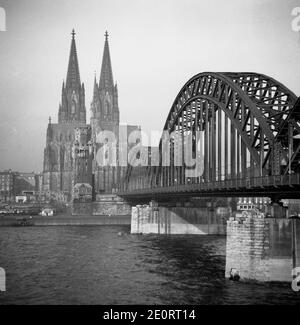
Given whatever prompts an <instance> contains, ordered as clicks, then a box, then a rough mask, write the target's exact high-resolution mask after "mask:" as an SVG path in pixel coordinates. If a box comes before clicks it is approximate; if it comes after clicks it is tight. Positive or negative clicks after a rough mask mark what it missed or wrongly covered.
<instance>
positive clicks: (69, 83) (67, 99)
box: [58, 29, 119, 124]
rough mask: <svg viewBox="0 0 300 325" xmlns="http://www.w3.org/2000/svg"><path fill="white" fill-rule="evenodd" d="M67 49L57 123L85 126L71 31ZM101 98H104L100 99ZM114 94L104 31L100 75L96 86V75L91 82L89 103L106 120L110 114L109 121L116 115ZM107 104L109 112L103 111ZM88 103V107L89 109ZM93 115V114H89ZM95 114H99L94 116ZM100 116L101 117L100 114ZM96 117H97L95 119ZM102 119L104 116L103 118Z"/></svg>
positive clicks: (106, 35) (84, 111)
mask: <svg viewBox="0 0 300 325" xmlns="http://www.w3.org/2000/svg"><path fill="white" fill-rule="evenodd" d="M71 35H72V40H71V49H70V55H69V63H68V71H67V78H66V82H65V83H63V86H62V100H61V104H60V107H59V113H58V122H59V123H70V122H79V123H84V124H85V123H86V109H85V90H84V84H83V83H82V84H81V81H80V73H79V64H78V57H77V50H76V42H75V35H76V33H75V31H74V29H73V30H72V34H71ZM104 97H105V98H104ZM117 99H118V94H117V86H116V85H114V81H113V74H112V66H111V60H110V53H109V44H108V33H107V31H106V32H105V43H104V51H103V58H102V65H101V73H100V80H99V85H98V84H97V80H96V76H95V80H94V94H93V103H94V106H95V110H93V109H92V114H93V113H94V111H98V113H99V112H103V113H104V115H105V116H106V118H107V115H111V116H110V118H109V119H115V118H117V119H118V118H119V112H118V103H117ZM108 102H109V106H111V107H109V111H110V113H111V114H108V112H107V103H108ZM93 103H92V106H93ZM93 115H94V114H93ZM98 115H99V114H98ZM100 115H101V117H103V116H102V115H103V114H100ZM98 118H100V116H98ZM103 118H105V117H103Z"/></svg>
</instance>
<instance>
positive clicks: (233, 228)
mask: <svg viewBox="0 0 300 325" xmlns="http://www.w3.org/2000/svg"><path fill="white" fill-rule="evenodd" d="M299 253H300V219H292V218H290V219H288V218H265V217H264V216H263V215H260V214H254V213H253V214H250V213H249V214H248V215H247V216H244V217H243V218H233V217H232V218H230V220H229V221H227V237H226V271H225V276H226V277H227V278H233V277H234V276H235V275H237V277H236V278H238V279H240V280H245V281H248V280H258V281H264V282H269V281H283V282H291V281H292V279H293V276H292V271H293V270H294V272H296V273H295V274H298V273H300V268H299V267H300V254H299ZM297 267H298V268H299V269H298V270H296V268H297ZM298 271H299V272H298Z"/></svg>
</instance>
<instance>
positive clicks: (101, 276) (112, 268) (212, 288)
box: [0, 226, 300, 305]
mask: <svg viewBox="0 0 300 325" xmlns="http://www.w3.org/2000/svg"><path fill="white" fill-rule="evenodd" d="M120 232H122V233H123V234H122V235H120V234H119V233H120ZM225 243H226V238H225V237H220V236H197V235H195V236H194V235H188V236H185V235H182V236H173V235H172V236H160V237H159V236H154V235H153V236H152V235H148V236H145V235H144V236H142V235H130V234H129V227H127V226H96V227H95V226H93V227H92V226H80V227H78V226H67V227H64V226H60V227H2V228H0V267H2V268H4V269H5V271H6V291H5V292H0V304H180V305H181V304H295V303H299V302H300V292H298V293H296V292H293V291H292V289H291V287H290V285H289V284H274V283H272V284H245V283H241V282H232V281H229V280H225V278H224V269H225Z"/></svg>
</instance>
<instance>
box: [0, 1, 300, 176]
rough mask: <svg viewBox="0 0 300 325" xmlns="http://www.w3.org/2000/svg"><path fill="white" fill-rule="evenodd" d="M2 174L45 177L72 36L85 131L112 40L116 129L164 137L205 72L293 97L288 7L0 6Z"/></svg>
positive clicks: (295, 38)
mask: <svg viewBox="0 0 300 325" xmlns="http://www.w3.org/2000/svg"><path fill="white" fill-rule="evenodd" d="M0 7H2V8H4V9H5V11H6V19H7V21H6V23H7V26H6V27H7V28H6V31H3V32H1V31H0V170H3V169H9V168H11V169H13V170H16V171H22V172H29V171H37V172H38V171H42V165H43V150H44V147H45V141H46V128H47V124H48V118H49V116H51V117H52V121H53V122H56V121H57V114H58V107H59V103H60V101H61V98H60V96H61V87H62V82H63V79H65V78H66V73H67V64H68V57H69V51H70V43H71V31H72V29H73V28H74V29H75V32H76V45H77V52H78V59H79V68H80V77H81V81H82V82H84V84H85V91H86V103H85V104H86V110H87V123H89V119H90V103H91V100H92V93H93V82H94V74H95V71H96V75H97V79H99V75H100V68H101V60H102V54H103V46H104V33H105V31H106V30H107V31H108V33H109V45H110V54H111V59H112V68H113V76H114V81H115V82H117V84H118V90H119V107H120V120H121V123H128V124H138V125H141V127H142V129H143V130H145V131H147V132H149V131H150V130H157V131H162V128H163V125H164V123H165V120H166V118H167V115H168V112H169V110H170V108H171V106H172V103H173V101H174V99H175V97H176V95H177V93H178V92H179V90H180V89H181V87H182V86H183V85H184V83H185V82H186V81H187V80H188V79H190V78H191V77H192V76H193V75H195V74H197V73H199V72H203V71H254V72H261V73H263V74H267V75H270V76H272V77H273V78H275V79H277V80H278V81H280V82H281V83H283V84H284V85H286V86H287V87H288V88H290V89H291V90H292V91H293V92H295V94H296V95H297V96H299V95H300V33H299V32H295V31H293V30H292V27H291V22H292V19H293V16H292V15H291V12H292V9H293V8H294V7H300V3H299V1H296V0H291V1H286V0H252V1H240V0H228V1H221V0H209V1H208V0H205V1H204V0H203V1H200V0H185V1H183V0H182V1H179V0H129V1H124V0H86V1H81V0H52V1H49V0H48V1H46V0H4V1H2V0H0Z"/></svg>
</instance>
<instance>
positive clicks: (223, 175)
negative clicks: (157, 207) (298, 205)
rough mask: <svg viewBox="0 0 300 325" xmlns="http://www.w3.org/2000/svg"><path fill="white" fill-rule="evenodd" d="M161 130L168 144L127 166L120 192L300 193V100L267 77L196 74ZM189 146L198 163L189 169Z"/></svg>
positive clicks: (149, 194) (147, 194) (134, 195)
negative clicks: (139, 163) (152, 163)
mask: <svg viewBox="0 0 300 325" xmlns="http://www.w3.org/2000/svg"><path fill="white" fill-rule="evenodd" d="M165 132H167V134H169V135H170V136H169V138H168V139H167V142H168V143H167V146H166V140H165V138H163V137H162V139H161V141H160V144H159V148H158V151H159V152H158V153H159V155H158V157H159V160H158V164H156V166H145V167H141V166H139V167H131V166H129V167H128V168H127V172H126V176H125V178H124V180H123V182H122V184H121V186H120V188H119V190H118V191H119V195H120V196H123V197H125V198H156V199H159V198H163V197H170V195H172V196H208V195H219V196H241V195H247V196H251V195H253V196H254V195H255V196H257V195H262V196H266V193H269V194H270V195H273V194H274V195H275V194H276V195H277V196H280V197H300V164H299V161H300V139H299V136H298V135H300V100H298V99H297V96H296V95H295V94H294V93H293V92H292V91H290V90H289V89H288V88H287V87H285V86H284V85H283V84H281V83H280V82H278V81H276V80H275V79H273V78H271V77H269V76H266V75H263V74H259V73H253V72H239V73H238V72H219V73H216V72H203V73H199V74H197V75H195V76H194V77H192V78H191V79H190V80H189V81H188V82H187V83H186V84H185V85H184V86H183V87H182V89H181V90H180V92H179V93H178V95H177V97H176V98H175V100H174V103H173V105H172V107H171V109H170V112H169V114H168V116H167V119H166V122H165V125H164V133H165ZM187 138H188V139H190V142H188V140H187ZM174 139H176V140H177V141H175V140H174ZM178 139H180V140H179V141H178ZM188 145H190V147H191V148H192V149H191V150H192V157H193V158H194V159H195V160H196V159H197V158H199V159H200V160H199V161H200V162H201V164H200V165H201V166H200V169H199V168H198V169H199V170H198V173H197V172H195V173H194V175H193V174H192V173H191V171H192V170H193V168H194V171H195V170H196V168H195V167H193V166H190V165H188V164H187V163H186V160H188V159H186V158H187V156H188V153H187V150H186V148H187V147H188ZM179 154H180V155H179ZM152 155H154V153H152ZM149 156H150V159H149V160H151V154H150V155H149ZM164 156H167V158H164ZM179 156H181V163H178V157H179ZM189 158H191V156H189ZM179 160H180V159H179ZM166 161H167V162H168V163H167V164H166ZM188 171H190V172H188ZM199 171H200V172H199ZM191 175H192V176H191Z"/></svg>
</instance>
